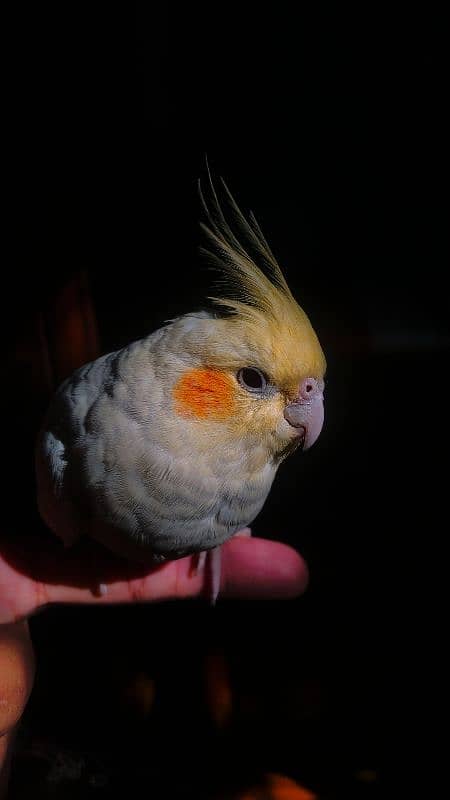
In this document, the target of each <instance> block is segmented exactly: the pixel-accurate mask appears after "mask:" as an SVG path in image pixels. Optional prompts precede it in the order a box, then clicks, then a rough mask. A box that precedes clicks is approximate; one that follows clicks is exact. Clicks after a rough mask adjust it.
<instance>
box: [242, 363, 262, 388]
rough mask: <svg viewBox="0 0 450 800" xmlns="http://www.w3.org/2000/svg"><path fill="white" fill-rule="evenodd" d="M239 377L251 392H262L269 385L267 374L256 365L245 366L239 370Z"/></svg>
mask: <svg viewBox="0 0 450 800" xmlns="http://www.w3.org/2000/svg"><path fill="white" fill-rule="evenodd" d="M237 379H238V381H239V383H240V384H241V386H243V387H244V389H247V391H249V392H261V391H262V390H263V389H265V388H266V386H267V378H266V376H265V375H264V373H263V372H261V370H260V369H257V368H256V367H243V368H242V369H240V370H239V372H238V374H237Z"/></svg>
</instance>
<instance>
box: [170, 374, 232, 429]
mask: <svg viewBox="0 0 450 800" xmlns="http://www.w3.org/2000/svg"><path fill="white" fill-rule="evenodd" d="M173 395H174V398H175V403H176V409H177V411H178V413H180V414H184V415H185V416H189V417H198V418H200V419H207V418H213V419H226V418H227V417H230V416H231V415H232V414H233V412H234V409H235V387H234V384H233V381H232V378H230V377H229V376H228V375H225V374H224V373H223V372H219V371H218V370H214V369H193V370H190V371H189V372H186V373H185V374H184V375H183V376H182V377H181V378H180V380H179V381H178V382H177V383H176V384H175V386H174V389H173Z"/></svg>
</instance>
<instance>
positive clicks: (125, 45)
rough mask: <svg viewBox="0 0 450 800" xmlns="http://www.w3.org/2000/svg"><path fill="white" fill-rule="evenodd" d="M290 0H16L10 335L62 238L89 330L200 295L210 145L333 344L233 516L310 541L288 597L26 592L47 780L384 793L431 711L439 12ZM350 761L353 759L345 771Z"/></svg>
mask: <svg viewBox="0 0 450 800" xmlns="http://www.w3.org/2000/svg"><path fill="white" fill-rule="evenodd" d="M306 5H307V4H305V8H303V7H302V6H301V5H299V6H298V7H294V6H289V5H288V4H286V5H285V6H283V5H281V4H277V5H275V6H273V7H269V8H268V9H267V10H264V9H263V8H262V7H259V6H251V5H250V4H237V5H234V4H230V3H228V4H225V3H217V4H215V5H212V4H209V5H206V6H203V5H201V4H196V5H195V6H194V7H191V6H189V5H187V6H185V7H184V8H182V9H178V8H176V7H175V6H172V7H171V8H167V7H157V8H152V7H151V5H150V4H144V3H138V4H137V9H135V8H134V6H132V5H131V4H130V5H128V6H124V7H120V6H118V5H116V4H114V3H111V4H108V5H107V6H105V7H104V8H101V7H100V6H98V5H95V4H94V5H93V6H92V5H88V4H83V3H81V4H80V3H78V4H72V5H67V4H64V5H62V6H58V7H55V8H50V7H48V6H47V7H46V8H45V9H43V8H42V7H40V6H39V7H34V8H33V9H26V8H25V7H23V8H21V9H19V10H17V12H16V13H15V15H14V20H13V21H12V23H11V28H10V31H9V37H8V38H9V44H10V48H9V51H8V52H9V53H10V57H9V63H8V72H7V98H6V100H5V112H6V113H5V119H4V123H3V124H4V126H5V129H6V132H7V134H8V145H7V146H5V149H4V163H5V164H6V166H7V167H8V168H10V171H11V176H12V177H11V180H10V181H8V184H7V189H6V201H7V218H6V219H7V225H6V238H5V256H6V257H5V267H4V272H3V278H2V281H3V289H4V301H3V305H4V313H3V322H4V323H5V334H4V336H5V343H6V350H7V351H8V348H10V349H13V344H14V339H15V336H16V334H17V328H16V326H20V325H21V324H22V322H21V320H22V321H23V320H26V318H27V314H31V313H33V311H35V310H36V309H37V308H39V307H40V306H41V305H43V304H45V303H46V302H48V298H49V297H50V296H51V295H52V293H54V292H55V291H56V288H57V286H58V285H60V284H62V283H63V282H64V281H65V280H66V279H67V276H68V275H70V273H71V271H75V270H76V269H79V268H80V267H82V268H87V269H88V272H89V275H90V278H91V285H92V289H93V293H94V299H95V303H96V311H97V316H98V321H99V327H100V336H101V342H102V349H103V350H104V351H105V352H106V351H108V350H111V349H114V348H117V347H119V346H121V345H123V344H125V343H126V342H128V341H129V340H131V339H133V338H139V337H140V336H143V335H146V334H147V333H148V332H149V331H150V330H152V329H154V328H155V327H157V325H159V324H160V323H161V322H162V321H163V320H164V319H167V318H170V317H172V316H174V315H175V314H177V313H183V312H185V311H189V310H191V309H192V308H195V307H198V306H199V305H201V301H202V297H203V295H204V293H205V291H206V290H207V289H208V286H209V283H208V282H209V281H210V275H209V274H208V273H207V271H205V270H204V269H203V267H202V266H201V265H200V264H199V262H198V257H197V245H198V243H199V230H198V216H199V204H198V198H197V188H196V183H197V178H198V177H199V176H200V175H204V172H205V154H207V155H208V158H209V162H210V165H211V167H212V170H213V172H214V174H216V175H223V176H224V177H225V179H226V181H227V183H228V185H229V186H230V187H231V189H232V191H233V193H234V194H235V196H236V199H237V200H238V202H239V204H240V205H241V207H242V208H243V209H245V210H247V209H249V208H251V209H252V210H253V211H254V212H255V214H256V216H257V218H258V220H259V222H260V224H261V226H262V227H263V230H264V232H265V234H266V237H267V238H268V240H269V242H270V243H271V245H272V248H273V250H274V252H275V254H276V255H277V257H278V260H279V261H280V263H281V264H282V266H283V269H284V271H285V274H286V276H287V278H288V282H289V283H290V285H291V288H292V289H293V291H294V293H295V294H296V296H297V298H298V299H299V301H300V303H301V304H302V305H303V307H304V308H305V309H306V310H307V312H308V314H309V315H310V318H311V320H312V322H313V324H314V326H315V328H316V330H317V331H318V334H319V337H320V339H321V342H322V344H323V348H324V350H325V353H326V356H327V360H328V377H327V395H326V426H325V429H324V432H323V434H322V436H321V438H320V440H319V442H318V444H317V445H316V446H315V447H314V448H313V450H312V451H311V452H309V453H307V454H306V455H304V456H294V457H293V458H292V459H291V460H289V461H288V462H287V463H286V464H285V465H284V466H283V467H282V469H281V471H280V474H279V476H278V478H277V481H276V484H275V486H274V489H273V491H272V493H271V495H270V498H269V500H268V502H267V505H266V507H265V509H264V510H263V512H262V514H261V515H260V517H259V518H258V520H257V522H256V524H255V526H254V532H255V533H257V534H259V535H263V536H264V535H267V536H271V537H274V538H279V539H282V540H283V541H287V542H289V543H291V544H293V545H294V546H296V547H298V548H299V549H300V550H301V552H302V553H303V554H304V555H305V557H306V558H307V560H308V563H309V567H310V572H311V583H310V588H309V590H308V593H307V594H306V595H305V597H303V598H300V599H299V600H297V601H292V602H286V603H269V602H259V603H256V602H245V601H242V602H233V603H231V602H227V603H225V602H224V603H222V604H219V605H218V607H217V609H216V610H214V611H212V610H210V609H208V608H205V607H204V605H203V604H202V603H200V602H189V603H185V604H183V605H182V604H172V605H171V604H168V605H163V606H159V607H149V608H148V607H147V608H140V607H139V608H137V607H136V608H127V609H117V608H114V609H108V610H100V611H99V610H94V609H73V608H70V609H67V608H64V609H55V610H51V611H46V612H45V613H43V614H42V615H40V616H37V617H36V618H34V619H33V621H32V632H33V636H34V641H35V646H36V651H37V658H38V675H37V682H36V687H35V692H34V695H33V698H32V700H31V703H30V706H29V710H28V713H27V717H26V719H25V725H24V731H25V733H24V736H25V737H26V736H28V737H31V739H32V740H33V737H34V739H36V738H37V739H42V740H45V742H47V744H46V747H50V748H51V747H53V749H54V751H55V752H57V753H65V754H66V755H65V756H63V761H64V758H65V759H66V761H67V759H68V760H69V761H70V758H74V759H75V762H76V763H78V764H79V763H80V759H81V760H83V759H84V762H83V763H86V764H87V766H86V768H85V770H84V772H83V773H82V777H81V778H80V780H79V781H76V780H73V781H70V780H69V779H68V778H67V775H66V778H64V779H62V782H61V784H58V785H57V786H53V790H52V791H54V792H57V791H58V786H59V787H60V791H61V793H62V794H61V796H64V797H68V796H69V795H68V792H69V790H70V791H72V792H76V791H79V792H80V794H79V795H78V794H74V795H73V796H83V797H84V796H90V794H89V795H88V793H90V792H92V795H93V796H97V795H98V796H99V797H103V796H108V797H109V796H115V795H114V794H113V789H114V788H115V789H116V790H117V791H118V792H119V793H120V796H122V794H123V792H124V791H126V790H129V791H130V792H131V794H132V796H135V794H133V792H134V793H135V792H136V791H137V790H138V789H137V787H139V786H141V785H144V784H145V786H146V789H147V790H148V796H150V797H157V798H159V797H161V798H162V797H164V798H167V797H191V796H192V797H196V798H197V797H198V798H200V797H203V796H205V797H213V796H215V793H218V792H219V790H222V789H224V787H225V786H226V785H228V784H236V785H241V786H243V785H245V784H246V782H250V783H251V781H252V779H253V777H254V776H257V775H260V774H262V773H264V772H268V771H278V772H281V773H284V774H287V775H291V776H292V777H293V778H296V779H298V780H299V781H302V782H304V783H305V784H306V785H308V786H310V787H311V788H312V789H314V790H316V791H318V792H320V793H321V794H320V796H321V797H330V798H332V797H333V798H334V797H345V798H350V797H353V796H354V797H375V796H377V797H378V796H379V797H387V796H390V791H391V790H392V791H393V786H394V773H396V779H398V780H400V784H401V785H402V782H405V784H406V782H407V781H410V780H411V779H412V783H414V782H415V781H416V774H417V772H418V770H419V768H420V766H421V765H422V764H423V763H424V762H425V752H424V751H425V742H426V741H427V740H428V739H429V738H430V736H431V734H432V733H433V731H434V730H435V725H436V723H433V722H432V721H431V718H430V717H429V716H428V713H426V712H427V711H428V710H433V709H434V710H437V711H438V717H439V714H440V713H441V712H440V704H441V695H440V684H439V682H438V681H437V671H438V667H437V664H438V663H439V662H440V656H439V642H440V641H441V640H442V637H443V635H444V627H443V622H442V620H441V617H440V609H441V606H442V597H439V591H438V592H436V587H437V589H438V590H439V587H440V586H442V585H445V583H443V582H444V580H445V576H441V571H440V569H439V565H440V564H441V563H443V561H444V550H443V548H444V544H443V542H444V541H445V540H444V537H445V533H446V529H447V528H448V523H447V518H446V515H445V514H444V510H445V495H446V493H447V492H448V485H447V484H448V479H447V468H446V459H445V457H444V451H443V448H442V450H441V444H442V442H443V437H444V431H445V428H446V407H447V405H448V404H447V400H446V388H447V385H448V380H447V370H448V366H447V364H448V354H449V342H450V332H449V324H448V310H449V308H448V306H449V304H448V290H447V287H446V275H447V271H448V248H447V242H448V226H447V219H448V200H447V191H448V189H447V185H448V184H447V172H446V166H447V165H446V163H445V151H446V150H447V140H448V132H447V131H446V130H445V128H444V118H445V117H446V106H447V105H448V97H447V95H448V85H447V84H446V81H445V79H444V74H445V66H446V65H445V58H444V55H445V48H446V41H445V27H444V24H443V20H441V19H439V18H438V17H436V18H434V17H433V15H432V13H431V12H430V13H427V14H425V13H424V12H423V13H422V14H421V15H420V14H417V15H413V14H412V12H411V10H410V9H409V10H408V11H407V12H406V11H405V13H402V14H400V13H398V15H395V14H394V13H393V11H392V9H391V10H389V11H382V10H379V9H376V8H375V7H373V8H372V10H367V9H366V10H365V11H364V12H362V11H361V9H360V10H359V11H358V10H356V9H355V8H352V9H351V10H350V9H347V10H344V9H342V8H340V7H338V6H335V7H334V9H331V10H330V9H327V8H326V7H325V6H322V5H321V6H320V7H319V6H317V4H315V5H314V10H312V9H311V8H309V7H308V8H306ZM308 5H309V4H308ZM6 386H7V387H8V382H7V381H6ZM10 391H13V390H10ZM27 402H30V401H29V400H28V399H27ZM31 402H32V400H31ZM24 405H25V404H24V403H23V402H22V404H21V402H20V400H18V401H17V406H16V408H17V409H18V411H17V418H16V419H14V418H13V420H12V424H11V425H8V431H7V432H6V452H7V453H8V456H7V457H8V458H9V459H10V460H9V464H12V465H13V468H10V469H9V470H8V477H7V479H6V490H7V493H8V495H9V497H10V498H13V502H12V503H11V502H8V504H7V505H8V509H7V512H6V518H7V520H8V524H9V525H10V526H11V525H12V526H14V524H16V523H17V525H18V527H20V525H21V524H23V519H27V513H28V511H27V509H28V506H29V508H30V512H29V513H30V515H32V514H33V513H34V498H33V491H32V488H31V489H30V490H28V487H29V477H28V476H29V470H28V467H29V463H31V461H30V459H31V450H32V443H31V439H32V437H31V436H30V431H29V430H28V429H27V426H26V424H25V425H22V424H21V419H20V418H19V417H20V415H21V414H22V413H23V407H24ZM19 412H20V414H19ZM18 429H19V430H20V434H19V437H18V439H19V442H20V446H19V447H17V436H16V434H17V430H18ZM25 434H26V435H25ZM23 486H26V487H27V491H26V492H25V495H26V499H25V497H24V491H23ZM14 498H16V502H15V501H14ZM19 503H20V507H21V508H23V509H24V510H23V516H22V514H20V515H19V516H20V521H17V512H16V509H17V508H18V507H19ZM438 575H439V577H438ZM211 649H218V650H219V651H220V652H222V653H224V654H225V659H226V661H227V663H228V664H229V666H230V670H231V674H232V676H233V679H232V680H233V686H234V689H235V704H234V712H233V718H232V722H231V724H230V726H229V727H228V728H227V729H226V730H225V731H224V732H221V733H220V734H219V733H218V732H217V730H215V728H214V726H213V724H212V722H211V719H210V718H209V716H208V712H207V709H206V706H205V702H204V696H203V684H202V681H203V671H202V670H203V664H204V661H205V654H206V653H207V652H208V651H210V650H211ZM139 671H144V672H146V673H147V674H148V675H150V676H151V677H152V678H155V680H156V686H157V702H156V706H155V709H154V712H153V714H152V715H151V716H150V718H149V719H148V720H147V721H146V722H145V723H143V722H139V723H138V722H137V720H136V719H135V718H134V717H133V714H132V712H131V711H130V710H126V709H125V708H124V707H123V706H122V705H121V704H120V703H119V701H118V699H117V698H118V696H119V694H120V687H121V686H122V684H123V683H124V682H126V680H127V679H128V677H129V676H132V675H133V674H134V673H136V672H139ZM437 687H439V690H438V688H437ZM424 734H425V735H424ZM48 742H51V745H49V744H48ZM67 753H70V754H71V755H70V757H69V756H68V755H67ZM433 758H434V759H435V761H436V762H438V761H439V758H438V755H437V754H434V755H433ZM25 763H27V762H26V759H25ZM30 763H31V762H30ZM427 764H428V765H429V766H428V771H427V772H426V775H425V780H426V782H427V784H428V785H430V782H431V781H432V779H433V777H434V773H435V767H434V764H433V760H432V761H431V762H427ZM99 765H100V766H99ZM28 768H29V769H30V770H31V769H32V767H31V766H30V764H28V767H27V769H28ZM364 769H370V770H374V771H375V772H376V775H377V779H376V781H375V782H374V783H370V784H369V783H364V782H361V781H359V782H358V780H357V777H355V776H357V773H358V772H359V771H360V770H364ZM69 771H70V770H69ZM63 772H64V770H63ZM97 773H99V774H101V775H102V776H103V778H99V779H98V780H99V785H98V786H97V787H95V786H94V783H95V780H96V779H95V780H94V783H92V781H91V783H89V774H91V777H92V774H97ZM39 775H40V773H39ZM33 780H36V781H38V777H35V778H33ZM39 780H40V778H39ZM102 781H103V783H102ZM69 784H70V786H69ZM100 784H102V785H100ZM39 785H40V784H39ZM43 785H44V784H43ZM36 786H37V783H36ZM68 787H69V788H68ZM41 791H42V792H44V789H42V790H41ZM42 796H47V795H45V794H43V795H42ZM58 796H59V795H58ZM70 796H72V795H70ZM118 796H119V794H118ZM397 796H407V795H403V794H401V793H400V794H398V795H397ZM408 796H409V795H408Z"/></svg>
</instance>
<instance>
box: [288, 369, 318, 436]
mask: <svg viewBox="0 0 450 800" xmlns="http://www.w3.org/2000/svg"><path fill="white" fill-rule="evenodd" d="M323 389H324V383H323V381H318V380H316V379H315V378H305V380H303V381H302V383H301V384H300V388H299V392H298V397H296V398H295V400H292V402H290V403H288V404H287V406H286V407H285V409H284V417H285V419H286V420H287V422H289V425H292V427H293V428H298V433H299V436H301V437H302V449H303V450H308V448H309V447H311V446H312V445H313V444H314V442H315V441H316V439H318V437H319V434H320V431H321V430H322V427H323V420H324V407H323Z"/></svg>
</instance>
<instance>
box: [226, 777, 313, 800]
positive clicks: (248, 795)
mask: <svg viewBox="0 0 450 800" xmlns="http://www.w3.org/2000/svg"><path fill="white" fill-rule="evenodd" d="M236 800H318V798H317V795H316V794H313V792H310V791H309V789H305V788H304V787H303V786H300V785H299V784H298V783H296V782H295V781H293V780H291V778H287V777H285V776H284V775H277V774H274V773H269V774H268V775H266V776H265V777H264V781H263V783H262V784H261V785H260V786H258V787H256V788H255V789H250V790H249V791H247V792H245V793H244V794H238V795H236Z"/></svg>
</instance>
